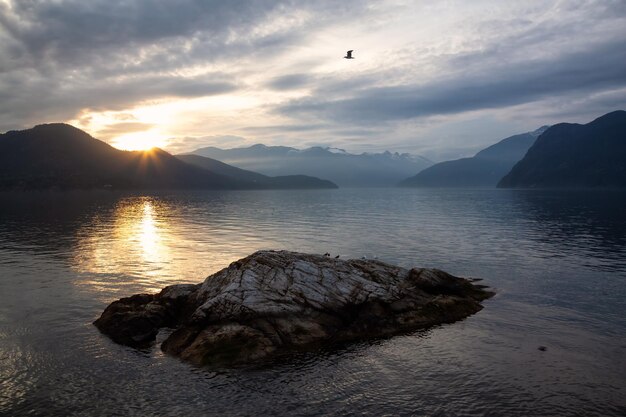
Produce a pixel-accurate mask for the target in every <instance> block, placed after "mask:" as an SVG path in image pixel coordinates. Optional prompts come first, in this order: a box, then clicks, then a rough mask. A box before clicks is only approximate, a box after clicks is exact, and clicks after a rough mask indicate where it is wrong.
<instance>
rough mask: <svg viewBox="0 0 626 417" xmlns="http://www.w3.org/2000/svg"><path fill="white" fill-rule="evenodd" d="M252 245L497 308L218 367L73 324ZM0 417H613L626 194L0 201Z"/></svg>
mask: <svg viewBox="0 0 626 417" xmlns="http://www.w3.org/2000/svg"><path fill="white" fill-rule="evenodd" d="M260 249H286V250H293V251H300V252H307V253H319V254H323V253H326V252H328V253H330V254H331V255H332V256H337V255H339V256H340V257H341V258H342V259H349V258H362V257H365V258H371V259H378V260H381V261H385V262H389V263H392V264H397V265H401V266H404V267H415V266H417V267H431V268H439V269H442V270H445V271H447V272H450V273H452V274H455V275H458V276H463V277H471V278H482V280H483V281H482V283H483V284H485V285H488V286H489V287H491V288H492V289H493V290H494V291H495V292H496V295H495V297H493V298H492V299H489V300H487V301H485V302H484V303H483V304H484V309H483V310H482V311H480V312H478V313H477V314H475V315H473V316H471V317H468V318H467V319H465V320H462V321H459V322H456V323H452V324H446V325H441V326H436V327H433V328H430V329H428V330H424V331H416V332H413V333H409V334H402V335H398V336H395V337H389V338H383V339H376V340H369V341H362V342H358V343H352V344H347V345H342V346H333V347H323V348H319V349H314V350H310V351H304V352H292V353H289V354H286V355H282V356H280V357H277V358H275V359H273V360H270V361H265V362H262V363H252V364H249V365H246V366H241V367H236V368H227V369H208V368H198V367H194V366H192V365H189V364H187V363H184V362H181V361H180V360H178V359H177V358H173V357H170V356H167V355H165V354H163V353H162V352H161V350H160V349H159V343H155V344H154V346H152V347H150V348H147V349H144V350H136V349H133V348H129V347H125V346H121V345H117V344H115V343H113V342H112V341H111V340H110V339H109V338H107V337H106V336H104V335H102V334H100V333H99V331H98V330H97V329H96V327H94V326H93V324H92V323H93V321H94V320H95V319H97V318H98V317H99V316H100V314H101V313H102V311H103V310H104V308H105V307H106V306H107V305H108V304H109V303H111V302H112V301H114V300H117V299H119V298H121V297H125V296H129V295H132V294H137V293H153V292H158V291H159V290H160V289H161V288H163V287H164V286H167V285H170V284H180V283H198V282H201V281H203V280H204V279H205V278H206V277H207V276H209V275H211V274H212V273H215V272H217V271H219V270H220V269H222V268H224V267H226V266H228V265H229V264H230V263H231V262H233V261H235V260H237V259H240V258H242V257H245V256H247V255H249V254H251V253H253V252H254V251H256V250H260ZM166 335H167V330H165V331H163V332H162V333H160V334H159V336H158V341H161V340H163V338H164V337H166ZM540 347H543V348H542V349H539V348H540ZM544 348H545V349H544ZM0 415H2V416H22V415H28V416H56V415H58V416H91V415H93V416H109V415H118V416H133V415H134V416H153V415H154V416H183V415H184V416H207V415H216V416H217V415H219V416H278V415H288V416H335V415H342V416H343V415H346V416H357V415H359V416H364V415H365V416H386V415H388V416H403V415H406V416H585V417H587V416H607V417H608V416H622V417H623V416H625V415H626V191H624V190H622V191H619V190H613V191H611V190H503V189H406V188H371V189H367V188H361V189H357V188H355V189H337V190H280V191H161V192H153V193H124V192H116V191H75V192H63V191H42V192H10V193H9V192H5V193H0Z"/></svg>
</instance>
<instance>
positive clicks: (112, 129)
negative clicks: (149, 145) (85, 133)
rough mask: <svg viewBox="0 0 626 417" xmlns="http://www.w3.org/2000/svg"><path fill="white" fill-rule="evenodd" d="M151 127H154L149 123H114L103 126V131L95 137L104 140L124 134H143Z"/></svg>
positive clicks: (99, 131)
mask: <svg viewBox="0 0 626 417" xmlns="http://www.w3.org/2000/svg"><path fill="white" fill-rule="evenodd" d="M153 127H154V125H153V124H150V123H140V122H122V123H114V124H110V125H107V126H105V127H104V128H103V129H100V130H98V132H96V134H95V136H97V137H98V138H99V139H104V138H109V137H114V136H117V135H121V134H124V133H131V132H144V131H147V130H150V129H152V128H153Z"/></svg>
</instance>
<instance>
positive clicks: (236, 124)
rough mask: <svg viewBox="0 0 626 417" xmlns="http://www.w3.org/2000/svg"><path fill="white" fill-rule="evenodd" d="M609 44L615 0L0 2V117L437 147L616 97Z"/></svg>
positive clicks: (622, 83) (160, 136)
mask: <svg viewBox="0 0 626 417" xmlns="http://www.w3.org/2000/svg"><path fill="white" fill-rule="evenodd" d="M624 45H626V2H625V1H623V0H567V1H555V0H551V1H549V0H533V1H527V2H501V1H495V0H493V1H486V0H477V1H472V2H467V1H461V0H449V1H436V2H431V1H401V0H383V1H369V2H368V1H356V0H348V1H344V2H336V1H313V0H303V1H273V0H256V1H243V0H233V1H227V2H225V1H218V0H213V1H207V0H181V1H177V2H171V1H167V0H137V1H132V2H127V1H113V0H93V1H88V2H86V1H82V0H55V1H36V0H21V1H12V0H0V86H1V87H0V97H1V98H2V99H1V100H0V130H2V131H6V130H9V129H21V128H28V127H31V126H33V125H35V124H38V123H44V122H54V121H65V122H68V123H71V124H73V125H75V126H77V127H79V128H82V129H84V130H86V131H88V132H89V133H91V134H92V135H93V136H95V137H97V138H99V139H103V140H106V141H108V142H109V143H111V144H113V145H115V146H118V147H121V148H126V149H140V148H146V147H151V146H159V147H162V148H164V149H166V150H169V151H171V152H183V151H189V150H192V149H195V148H198V147H201V146H209V145H212V146H219V147H223V148H228V147H236V146H246V145H251V144H253V143H265V144H268V145H288V146H295V147H307V146H312V145H322V146H334V147H339V148H344V149H347V150H349V151H353V152H361V151H382V150H387V149H388V150H392V151H400V152H411V153H418V154H422V155H425V156H427V157H429V158H431V159H433V160H443V159H449V158H456V157H461V156H467V155H471V154H473V153H474V152H476V151H477V150H479V149H481V148H483V147H484V146H487V145H489V144H492V143H494V142H495V141H497V140H499V139H501V138H504V137H506V136H510V135H512V134H516V133H521V132H525V131H529V130H534V129H536V128H537V127H539V126H541V125H544V124H553V123H557V122H561V121H568V122H579V123H586V122H588V121H590V120H592V119H594V118H595V117H598V116H600V115H602V114H604V113H606V112H609V111H612V110H617V109H624V108H626V48H625V47H624ZM348 49H354V51H355V52H354V56H355V58H356V59H354V60H346V59H343V58H342V57H343V56H344V55H345V52H346V50H348Z"/></svg>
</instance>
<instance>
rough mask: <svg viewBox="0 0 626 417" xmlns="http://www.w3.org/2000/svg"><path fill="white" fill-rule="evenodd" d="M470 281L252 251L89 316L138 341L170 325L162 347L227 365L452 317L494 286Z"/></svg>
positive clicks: (106, 329) (125, 339)
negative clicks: (191, 280) (202, 276)
mask: <svg viewBox="0 0 626 417" xmlns="http://www.w3.org/2000/svg"><path fill="white" fill-rule="evenodd" d="M475 281H476V280H468V279H464V278H458V277H455V276H452V275H450V274H448V273H446V272H443V271H440V270H437V269H424V268H412V269H405V268H401V267H398V266H393V265H389V264H387V263H384V262H380V261H378V260H366V259H358V260H356V259H352V260H342V259H336V258H333V257H330V256H323V255H311V254H303V253H296V252H288V251H258V252H255V253H253V254H252V255H250V256H248V257H246V258H243V259H240V260H238V261H236V262H233V263H232V264H230V265H229V266H228V267H227V268H225V269H223V270H221V271H219V272H217V273H215V274H213V275H211V276H209V277H207V278H206V280H205V281H204V282H203V283H201V284H197V285H172V286H169V287H166V288H164V289H163V290H162V291H161V292H160V293H158V294H138V295H134V296H132V297H128V298H122V299H120V300H118V301H115V302H113V303H112V304H111V305H109V306H108V307H107V308H106V309H105V311H104V312H103V313H102V316H101V317H100V318H99V319H98V320H96V321H95V322H94V324H95V325H96V327H98V329H100V331H101V332H102V333H104V334H106V335H108V336H109V337H110V338H111V339H112V340H113V341H115V342H117V343H120V344H123V345H128V346H133V347H137V348H141V347H145V346H147V345H149V344H151V343H153V342H154V340H155V339H156V335H157V333H158V331H159V329H161V328H164V327H169V328H175V329H176V330H175V331H174V332H173V333H172V334H171V335H170V336H169V337H168V338H167V339H166V340H165V341H164V342H163V344H162V346H161V348H162V349H163V351H164V352H166V353H168V354H171V355H174V356H177V357H180V358H181V359H183V360H185V361H188V362H191V363H193V364H196V365H217V366H221V365H234V364H241V363H249V362H252V361H255V360H259V359H262V358H266V357H268V356H271V355H273V354H275V353H279V352H281V351H286V350H289V349H293V348H299V347H306V346H312V345H313V346H315V345H319V344H322V343H324V344H327V343H335V342H349V341H356V340H364V339H369V338H377V337H385V336H391V335H394V334H397V333H401V332H406V331H412V330H416V329H423V328H427V327H431V326H434V325H437V324H442V323H451V322H454V321H457V320H461V319H463V318H465V317H467V316H469V315H471V314H474V313H476V312H478V311H480V310H481V309H482V306H481V304H480V302H481V301H483V300H485V299H487V298H489V297H491V296H492V295H493V294H494V293H493V292H491V291H488V290H486V289H485V288H486V287H485V286H483V285H479V284H476V283H475Z"/></svg>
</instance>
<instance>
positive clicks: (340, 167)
mask: <svg viewBox="0 0 626 417" xmlns="http://www.w3.org/2000/svg"><path fill="white" fill-rule="evenodd" d="M191 153H192V154H195V155H200V156H205V157H209V158H214V159H217V160H219V161H222V162H225V163H227V164H230V165H235V166H237V167H240V168H244V169H248V170H252V171H255V172H260V173H262V174H265V175H292V174H306V175H311V176H314V177H320V178H327V179H329V180H331V181H332V182H334V183H336V184H338V185H339V186H342V187H366V186H369V187H380V186H394V185H396V184H397V183H398V181H400V180H402V179H404V178H406V177H407V176H409V175H414V174H415V173H417V172H419V171H421V170H422V169H424V168H427V167H429V166H431V165H432V164H433V163H432V162H431V161H429V160H428V159H426V158H424V157H421V156H414V155H410V154H406V153H403V154H400V153H391V152H382V153H362V154H358V155H357V154H352V153H349V152H346V151H344V150H342V149H336V148H322V147H312V148H307V149H303V150H299V149H296V148H291V147H287V146H265V145H262V144H257V145H253V146H249V147H244V148H233V149H220V148H215V147H206V148H200V149H197V150H195V151H193V152H191Z"/></svg>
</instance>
